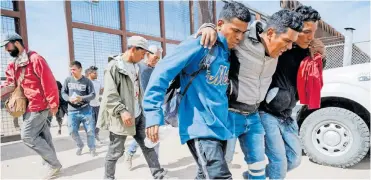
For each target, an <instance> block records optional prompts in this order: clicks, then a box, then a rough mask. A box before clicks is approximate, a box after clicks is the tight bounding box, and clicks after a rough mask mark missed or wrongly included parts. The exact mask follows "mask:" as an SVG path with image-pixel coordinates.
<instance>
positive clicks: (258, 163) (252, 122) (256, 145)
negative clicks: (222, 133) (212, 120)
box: [228, 111, 266, 179]
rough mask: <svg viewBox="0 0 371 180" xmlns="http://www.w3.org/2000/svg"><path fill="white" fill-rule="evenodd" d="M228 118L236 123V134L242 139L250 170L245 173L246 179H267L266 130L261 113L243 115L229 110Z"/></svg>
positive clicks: (241, 142) (242, 147) (243, 150)
mask: <svg viewBox="0 0 371 180" xmlns="http://www.w3.org/2000/svg"><path fill="white" fill-rule="evenodd" d="M228 119H229V120H230V121H231V122H233V123H234V124H235V132H237V134H236V136H238V139H239V141H240V145H241V149H242V152H243V153H244V155H245V158H244V159H245V162H246V163H247V165H248V170H247V171H246V172H244V173H243V177H244V178H245V179H265V166H266V163H265V153H264V152H265V147H264V135H265V131H264V128H263V125H262V123H261V120H260V116H259V113H251V114H249V115H242V114H239V113H235V112H231V111H230V112H229V114H228ZM241 132H242V133H241Z"/></svg>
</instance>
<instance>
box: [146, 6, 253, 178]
mask: <svg viewBox="0 0 371 180" xmlns="http://www.w3.org/2000/svg"><path fill="white" fill-rule="evenodd" d="M249 21H250V12H249V10H248V9H247V7H246V6H245V5H243V4H242V3H239V2H231V3H226V4H225V6H224V7H223V9H222V11H221V13H220V16H219V20H218V23H217V30H218V37H217V41H218V44H217V45H216V46H214V47H213V51H212V52H213V54H212V56H213V58H215V60H214V61H213V62H212V63H211V65H210V67H209V68H208V70H207V71H201V73H199V74H198V75H197V76H196V77H195V78H194V79H193V81H192V84H191V85H190V86H189V88H188V90H187V93H186V94H185V95H184V96H183V97H182V100H181V102H180V105H179V134H180V139H181V143H182V144H185V143H187V145H188V147H189V149H190V151H191V153H192V155H193V157H194V158H195V160H196V163H197V165H198V173H197V177H196V179H231V178H232V175H231V173H230V171H229V169H228V166H227V163H226V161H225V159H224V155H225V146H226V140H227V139H230V138H232V137H233V135H232V132H231V131H232V125H231V124H230V123H228V98H227V95H226V90H227V87H228V71H229V61H228V58H229V54H230V49H232V48H234V47H235V46H236V45H237V44H238V43H239V42H240V41H241V40H242V39H243V37H244V33H245V32H246V30H247V26H248V22H249ZM208 53H209V50H208V49H206V48H203V47H202V46H201V45H200V39H194V38H192V37H191V38H189V39H187V40H185V41H184V42H182V43H181V44H180V45H179V46H178V47H177V49H176V50H175V51H174V52H173V53H172V54H169V55H167V56H166V57H165V58H164V59H163V60H162V61H160V62H159V64H158V65H157V67H156V68H155V70H154V71H153V74H152V76H151V78H150V81H149V83H148V86H147V91H146V93H145V96H144V101H143V107H144V113H145V116H146V117H151V118H147V119H146V127H147V129H146V132H147V137H148V138H149V139H151V140H152V141H153V142H157V141H158V138H159V136H158V129H159V125H163V124H164V115H163V110H162V109H161V105H162V103H163V101H164V96H165V92H166V90H167V88H168V86H169V83H170V82H171V81H172V80H173V79H174V78H175V77H176V75H178V74H179V73H180V74H181V76H180V82H181V83H180V84H181V92H183V91H184V88H185V86H186V85H187V84H188V82H189V81H190V79H191V76H190V75H189V74H192V73H193V72H196V71H197V70H198V69H199V65H200V62H201V61H202V59H203V58H204V57H205V56H206V55H207V54H208Z"/></svg>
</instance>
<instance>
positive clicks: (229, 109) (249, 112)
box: [228, 108, 258, 116]
mask: <svg viewBox="0 0 371 180" xmlns="http://www.w3.org/2000/svg"><path fill="white" fill-rule="evenodd" d="M228 111H231V112H235V113H240V114H242V115H245V116H247V115H249V114H252V113H255V112H257V111H258V108H256V109H254V110H253V111H242V110H238V109H235V108H228Z"/></svg>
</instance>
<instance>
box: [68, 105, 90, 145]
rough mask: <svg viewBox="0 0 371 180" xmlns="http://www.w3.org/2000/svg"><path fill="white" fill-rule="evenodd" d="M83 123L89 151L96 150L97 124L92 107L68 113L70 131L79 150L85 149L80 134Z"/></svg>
mask: <svg viewBox="0 0 371 180" xmlns="http://www.w3.org/2000/svg"><path fill="white" fill-rule="evenodd" d="M81 123H82V125H83V126H84V129H85V132H86V135H87V141H88V147H89V149H90V150H95V122H94V119H93V116H92V110H91V107H90V106H87V107H84V108H82V109H80V110H78V111H70V112H68V130H69V132H70V135H71V136H72V139H73V140H75V142H76V145H77V147H78V148H83V147H84V143H83V142H82V140H81V138H80V134H79V129H80V124H81Z"/></svg>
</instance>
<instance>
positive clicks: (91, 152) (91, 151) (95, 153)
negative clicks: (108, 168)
mask: <svg viewBox="0 0 371 180" xmlns="http://www.w3.org/2000/svg"><path fill="white" fill-rule="evenodd" d="M90 155H91V156H92V157H95V156H97V155H98V154H97V152H95V150H90Z"/></svg>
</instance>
